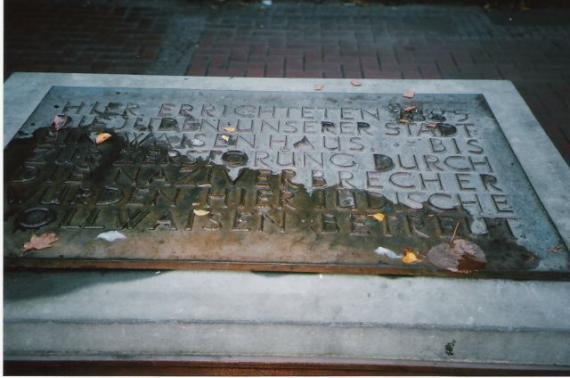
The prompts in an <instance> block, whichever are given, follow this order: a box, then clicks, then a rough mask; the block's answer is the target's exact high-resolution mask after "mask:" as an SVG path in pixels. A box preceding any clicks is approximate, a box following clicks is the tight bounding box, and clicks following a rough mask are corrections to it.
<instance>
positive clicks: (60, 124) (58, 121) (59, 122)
mask: <svg viewBox="0 0 570 378" xmlns="http://www.w3.org/2000/svg"><path fill="white" fill-rule="evenodd" d="M69 121H70V118H69V116H66V115H65V114H58V115H56V116H55V117H53V122H52V124H51V125H52V126H53V128H54V129H55V130H56V131H59V130H61V129H63V128H64V127H65V126H66V125H67V124H68V123H69Z"/></svg>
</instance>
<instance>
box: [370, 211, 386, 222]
mask: <svg viewBox="0 0 570 378" xmlns="http://www.w3.org/2000/svg"><path fill="white" fill-rule="evenodd" d="M370 217H372V218H374V219H376V220H377V221H378V222H382V221H384V218H386V216H385V215H384V214H382V213H376V214H372V215H370Z"/></svg>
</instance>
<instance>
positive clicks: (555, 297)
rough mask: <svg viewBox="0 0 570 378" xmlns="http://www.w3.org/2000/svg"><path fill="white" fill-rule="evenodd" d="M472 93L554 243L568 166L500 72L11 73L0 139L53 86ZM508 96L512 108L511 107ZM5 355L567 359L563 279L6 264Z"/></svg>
mask: <svg viewBox="0 0 570 378" xmlns="http://www.w3.org/2000/svg"><path fill="white" fill-rule="evenodd" d="M315 84H324V92H329V91H330V92H357V93H379V92H383V93H402V92H403V91H404V90H406V89H408V88H414V90H415V91H416V92H417V93H418V94H422V93H442V94H445V93H456V94H481V95H483V96H484V97H485V99H486V100H487V102H488V104H489V106H490V109H491V111H492V113H493V115H494V117H495V118H496V119H497V122H498V123H499V124H500V125H501V129H502V131H503V133H504V134H505V136H506V138H507V139H508V141H509V144H510V146H511V147H512V149H513V152H514V154H515V155H516V157H517V158H518V160H519V161H520V163H521V165H522V167H523V169H524V171H525V173H526V175H527V177H528V179H529V181H530V183H531V184H532V186H533V188H534V189H535V191H536V193H537V195H538V197H539V199H540V201H541V202H542V204H543V205H544V208H545V210H546V212H547V213H548V215H549V217H550V218H551V219H552V222H553V223H554V225H555V227H556V229H557V230H558V232H559V233H560V235H561V237H562V238H563V240H564V242H565V243H566V245H568V241H569V238H570V221H569V219H568V217H567V214H569V213H570V211H569V202H568V199H569V198H568V193H567V191H565V188H566V187H567V185H568V184H569V183H570V172H568V168H567V166H566V164H565V162H564V161H563V159H562V158H561V157H560V155H558V153H557V152H556V150H555V149H554V147H553V146H552V144H551V142H550V141H549V140H548V138H547V137H546V135H545V134H544V131H543V130H542V129H541V128H540V126H539V125H538V124H537V122H536V120H535V119H534V117H533V116H532V114H531V113H530V111H529V110H528V107H526V105H525V104H524V102H523V101H522V99H521V97H520V96H519V95H518V94H517V92H516V90H515V89H514V87H513V86H512V85H511V84H510V83H508V82H498V81H405V82H403V81H389V80H388V81H386V80H370V81H368V80H363V81H362V86H361V87H356V88H355V87H353V86H352V85H351V84H350V82H349V81H345V80H283V79H266V80H258V79H256V80H254V81H250V80H247V79H230V78H207V79H204V78H184V79H180V78H175V77H135V76H113V75H63V74H17V75H15V76H13V77H12V78H11V79H10V80H9V81H8V82H7V83H6V85H5V129H4V137H5V143H6V142H7V140H9V139H10V138H11V137H13V136H14V134H15V133H16V132H17V130H18V129H19V128H20V127H21V125H22V124H24V123H25V121H26V120H27V118H28V116H29V114H31V112H32V111H33V110H34V109H35V108H36V106H37V105H38V104H39V103H40V101H41V100H42V98H43V97H44V96H45V94H46V93H47V92H48V91H49V90H50V89H51V87H52V86H72V87H73V86H77V87H85V86H89V87H126V88H199V89H213V90H222V89H223V90H232V89H233V90H237V89H242V90H252V89H255V90H256V91H273V90H275V88H279V90H283V91H291V92H303V91H307V92H308V91H312V90H313V88H314V85H315ZM513 109H517V111H516V112H513ZM5 286H6V295H5V306H4V308H5V357H6V359H8V360H61V359H66V360H81V359H141V360H142V359H168V360H176V359H182V360H191V359H210V360H214V359H217V360H219V359H224V358H226V359H238V360H255V359H263V360H266V361H267V360H274V361H277V360H280V359H281V360H287V361H301V360H303V361H307V360H319V359H320V360H323V359H324V360H327V361H329V362H331V363H334V362H339V361H344V362H346V361H352V362H354V361H368V362H375V363H380V362H384V363H385V362H386V361H392V362H395V363H400V364H405V363H413V364H436V363H444V364H445V363H460V364H464V365H466V366H468V365H470V364H476V365H481V364H483V365H493V366H496V365H497V366H506V365H512V364H514V365H517V366H521V367H524V366H526V367H532V366H535V367H536V366H542V367H558V368H561V367H566V368H568V367H569V365H570V346H569V345H568V343H567V342H566V340H567V339H568V336H569V333H570V323H569V321H568V319H570V317H569V316H568V315H569V313H568V311H569V310H568V309H569V308H570V306H569V304H570V303H568V298H570V296H569V295H568V294H569V293H570V284H569V283H567V282H557V283H555V282H517V281H505V280H484V281H477V280H454V279H435V278H432V279H429V278H413V279H408V278H406V279H404V278H398V279H389V278H385V277H376V276H358V277H356V276H352V277H349V276H342V275H330V276H319V275H275V274H266V275H263V274H253V273H227V272H216V273H214V272H192V271H186V272H167V273H162V274H156V275H155V274H154V273H151V272H105V273H102V272H81V273H79V272H67V273H66V272H52V273H47V272H43V273H39V272H38V273H31V272H26V273H24V272H12V273H8V274H7V275H6V285H5Z"/></svg>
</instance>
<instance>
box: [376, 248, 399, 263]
mask: <svg viewBox="0 0 570 378" xmlns="http://www.w3.org/2000/svg"><path fill="white" fill-rule="evenodd" d="M374 252H376V254H377V255H380V256H382V257H387V258H388V259H393V260H399V259H400V258H401V257H402V256H400V255H398V254H397V253H396V252H394V251H392V250H391V249H388V248H384V247H378V248H376V249H375V250H374Z"/></svg>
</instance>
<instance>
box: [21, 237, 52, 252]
mask: <svg viewBox="0 0 570 378" xmlns="http://www.w3.org/2000/svg"><path fill="white" fill-rule="evenodd" d="M56 241H57V236H56V235H55V234H54V233H50V234H42V235H40V236H37V235H36V234H32V238H31V239H30V241H29V242H27V243H25V244H24V252H28V251H34V250H40V249H46V248H51V247H53V243H55V242H56Z"/></svg>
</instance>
